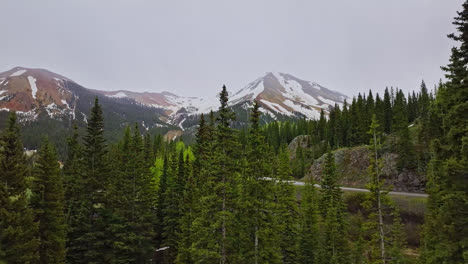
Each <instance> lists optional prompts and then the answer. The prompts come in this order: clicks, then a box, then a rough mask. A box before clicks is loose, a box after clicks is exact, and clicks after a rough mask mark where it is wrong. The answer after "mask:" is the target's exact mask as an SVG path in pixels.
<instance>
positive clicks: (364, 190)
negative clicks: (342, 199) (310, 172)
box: [293, 181, 429, 198]
mask: <svg viewBox="0 0 468 264" xmlns="http://www.w3.org/2000/svg"><path fill="white" fill-rule="evenodd" d="M293 184H294V185H296V186H304V185H305V182H298V181H293ZM314 186H315V187H317V188H321V186H320V185H319V184H314ZM340 189H341V190H343V191H348V192H370V191H369V190H367V189H359V188H351V187H340ZM388 194H390V195H398V196H408V197H421V198H427V197H428V196H429V195H427V194H425V193H413V192H389V193H388Z"/></svg>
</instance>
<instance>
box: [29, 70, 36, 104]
mask: <svg viewBox="0 0 468 264" xmlns="http://www.w3.org/2000/svg"><path fill="white" fill-rule="evenodd" d="M28 81H29V85H30V86H31V95H32V97H33V98H34V99H36V93H37V86H36V78H34V77H32V76H28Z"/></svg>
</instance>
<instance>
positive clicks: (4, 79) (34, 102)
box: [0, 67, 76, 121]
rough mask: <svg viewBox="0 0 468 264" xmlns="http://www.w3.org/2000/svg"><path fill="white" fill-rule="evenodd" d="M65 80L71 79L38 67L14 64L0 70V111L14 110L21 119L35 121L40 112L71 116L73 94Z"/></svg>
mask: <svg viewBox="0 0 468 264" xmlns="http://www.w3.org/2000/svg"><path fill="white" fill-rule="evenodd" d="M68 82H72V81H71V80H69V79H67V78H66V77H63V76H61V75H58V74H55V73H52V72H49V71H46V70H39V69H26V68H22V67H16V68H13V69H11V70H9V71H6V72H3V73H0V110H1V111H16V112H17V113H18V115H19V116H20V118H21V119H20V120H23V121H33V120H36V119H37V118H38V116H39V114H41V113H44V114H47V115H48V116H50V117H51V118H54V119H63V118H72V119H73V118H75V110H76V109H75V107H76V105H75V103H76V97H75V96H74V95H73V93H72V92H71V91H70V90H69V89H68V88H67V83H68Z"/></svg>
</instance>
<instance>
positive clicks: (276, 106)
mask: <svg viewBox="0 0 468 264" xmlns="http://www.w3.org/2000/svg"><path fill="white" fill-rule="evenodd" d="M260 102H262V103H264V104H265V105H267V106H268V107H269V108H270V109H271V110H274V111H276V112H277V113H280V114H283V115H287V116H293V115H294V114H293V113H292V112H290V111H288V110H287V109H286V108H284V107H282V106H281V105H279V104H277V103H272V102H269V101H267V100H263V99H261V100H260Z"/></svg>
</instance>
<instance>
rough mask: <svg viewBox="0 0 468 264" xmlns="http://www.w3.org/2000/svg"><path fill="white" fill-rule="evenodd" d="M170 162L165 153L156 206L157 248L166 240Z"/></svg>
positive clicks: (155, 228)
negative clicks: (165, 207) (165, 222)
mask: <svg viewBox="0 0 468 264" xmlns="http://www.w3.org/2000/svg"><path fill="white" fill-rule="evenodd" d="M169 163H170V159H169V158H168V157H167V156H166V155H164V161H163V170H162V174H161V179H160V180H159V188H158V191H157V194H156V196H157V201H156V203H157V207H156V219H155V227H154V230H155V233H156V236H155V239H154V242H155V246H156V248H161V247H162V245H163V241H164V240H165V238H166V237H165V236H164V229H165V228H164V218H165V217H166V214H165V209H164V206H165V205H166V196H165V195H166V191H167V183H168V174H169Z"/></svg>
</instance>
